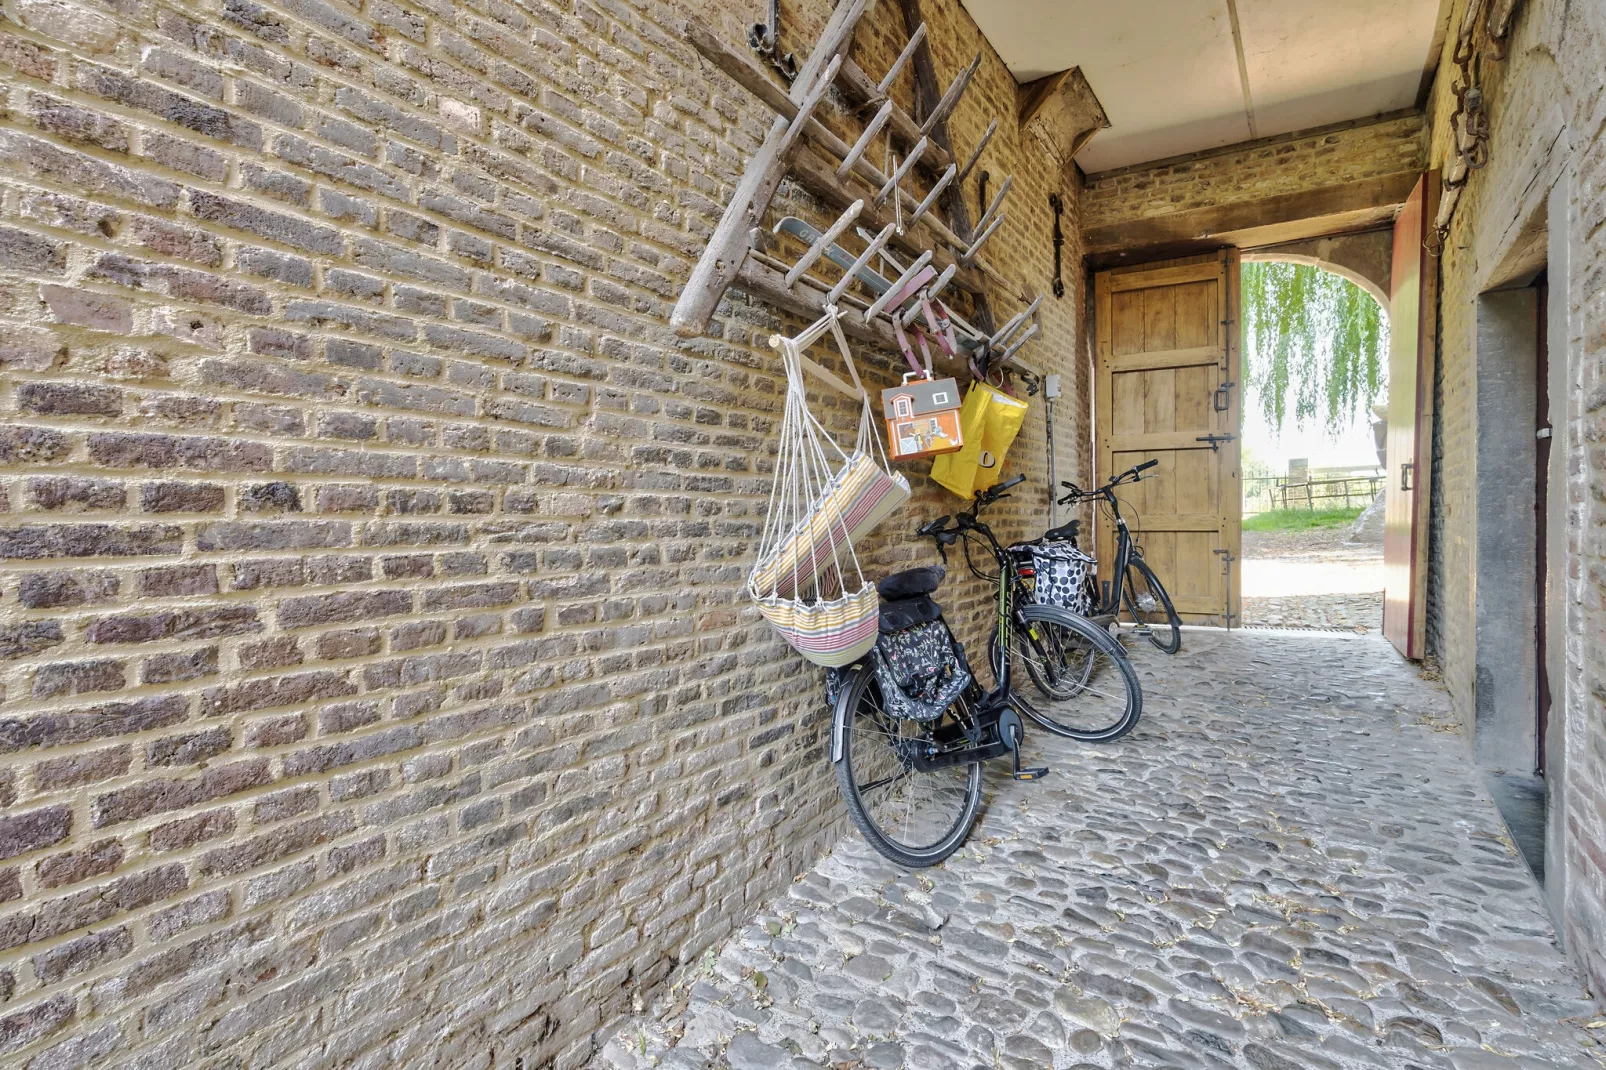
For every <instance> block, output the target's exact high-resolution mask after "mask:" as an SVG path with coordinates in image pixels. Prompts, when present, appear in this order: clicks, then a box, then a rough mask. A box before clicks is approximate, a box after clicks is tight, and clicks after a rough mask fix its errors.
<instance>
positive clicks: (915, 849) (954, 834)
mask: <svg viewBox="0 0 1606 1070" xmlns="http://www.w3.org/2000/svg"><path fill="white" fill-rule="evenodd" d="M878 695H879V685H878V684H877V683H876V680H875V674H874V673H873V672H870V671H869V670H868V669H865V668H864V667H862V666H861V667H859V668H858V669H856V670H854V673H853V675H852V677H851V679H850V680H849V681H848V684H847V687H846V689H845V694H844V696H843V698H842V700H841V702H842V703H843V705H842V706H841V707H840V710H841V712H840V713H839V716H841V717H843V718H845V723H844V724H843V725H842V754H841V757H840V758H838V759H837V761H836V762H835V763H834V764H835V767H836V778H837V787H838V788H839V789H840V790H841V792H842V801H843V802H844V803H846V804H847V808H848V816H849V817H851V818H852V819H853V823H854V825H855V826H857V827H858V829H859V832H860V833H861V834H862V835H863V836H864V839H865V842H866V843H868V844H869V845H870V846H871V847H873V848H875V850H876V851H877V852H878V853H880V854H881V855H882V856H883V857H885V858H886V859H888V860H889V861H892V862H894V863H896V864H898V865H900V866H905V867H907V868H909V869H922V868H925V867H927V866H934V865H936V864H937V863H939V862H941V861H943V860H944V859H946V858H947V857H948V856H949V855H952V854H953V853H954V852H955V851H957V850H958V849H959V848H960V847H961V846H963V845H964V843H965V840H966V839H968V838H969V836H970V831H971V829H972V828H974V827H975V824H976V818H977V817H978V815H979V814H980V813H981V762H979V761H974V762H969V763H966V764H965V765H960V766H952V767H949V769H946V770H939V771H938V772H937V773H924V774H915V775H917V776H924V777H934V776H937V775H938V773H946V774H949V776H950V777H951V776H952V775H953V773H954V772H955V771H957V770H964V771H965V774H964V776H965V781H964V786H963V788H962V797H961V801H960V805H959V806H958V808H957V810H956V814H955V817H954V820H953V821H952V823H951V824H950V825H949V827H948V828H946V829H944V830H942V831H941V834H940V835H939V836H937V837H936V838H935V839H933V840H931V841H930V842H929V843H925V844H909V843H905V842H902V841H900V840H898V839H896V838H895V836H894V835H892V834H891V833H890V832H889V831H888V830H886V829H884V828H882V822H881V821H879V820H877V818H876V815H875V814H874V813H872V809H873V808H872V806H871V805H869V804H868V803H867V800H866V798H865V793H864V790H863V788H864V787H868V786H870V784H865V785H862V786H861V783H860V779H861V774H866V773H868V774H869V775H871V776H876V777H879V776H880V775H881V774H882V773H883V772H884V771H885V770H882V769H877V770H874V771H871V769H870V761H871V760H872V759H871V758H870V756H869V755H864V756H863V757H864V760H863V761H861V763H860V764H859V766H855V763H854V758H855V755H856V753H858V752H857V749H856V744H858V745H862V741H861V740H860V739H858V738H857V737H856V735H855V733H854V731H853V728H854V720H855V719H856V718H857V717H858V716H859V715H860V713H861V711H865V710H866V709H867V707H866V705H865V704H866V702H867V700H868V701H871V702H874V703H875V707H874V708H873V709H871V711H870V716H874V714H875V713H876V712H879V713H880V714H881V716H882V717H887V716H889V715H887V714H886V713H885V711H884V710H880V708H879V707H880V703H879V700H878V697H872V696H878ZM963 702H965V699H964V698H961V699H959V703H963ZM956 705H957V703H956ZM943 716H944V717H950V716H953V713H952V712H951V711H950V712H948V713H945V714H943ZM835 727H836V726H835V725H833V730H834V729H835ZM888 749H889V750H890V749H891V748H890V747H889V748H888ZM882 757H883V763H882V764H883V765H884V764H885V761H884V759H885V755H883V756H882ZM910 772H911V771H910V770H908V769H907V768H906V769H905V773H904V774H903V775H908V774H909V773H910ZM910 786H911V787H912V786H913V784H912V783H911V785H910Z"/></svg>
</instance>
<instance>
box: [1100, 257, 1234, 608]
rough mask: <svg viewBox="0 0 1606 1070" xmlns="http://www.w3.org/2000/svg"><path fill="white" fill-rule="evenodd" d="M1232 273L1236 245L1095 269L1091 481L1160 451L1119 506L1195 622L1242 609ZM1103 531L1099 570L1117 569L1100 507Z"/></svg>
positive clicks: (1103, 573) (1109, 527) (1110, 531)
mask: <svg viewBox="0 0 1606 1070" xmlns="http://www.w3.org/2000/svg"><path fill="white" fill-rule="evenodd" d="M1237 276H1238V252H1237V250H1233V249H1227V250H1222V251H1220V252H1217V253H1213V254H1208V255H1205V256H1195V257H1189V258H1187V259H1184V260H1173V261H1166V262H1164V263H1159V264H1147V265H1143V266H1141V267H1124V268H1115V269H1112V270H1109V271H1101V272H1099V273H1098V274H1097V275H1095V276H1094V300H1095V310H1094V315H1095V324H1096V328H1097V342H1098V352H1097V375H1098V380H1097V396H1096V402H1095V426H1096V429H1097V444H1098V470H1097V472H1096V473H1095V481H1096V482H1102V481H1103V480H1105V479H1108V478H1109V477H1110V476H1111V475H1113V474H1115V473H1118V472H1121V471H1124V470H1126V469H1128V468H1130V467H1132V466H1133V465H1136V464H1139V463H1141V462H1143V461H1147V460H1150V459H1153V460H1157V461H1159V462H1160V464H1159V466H1158V467H1157V468H1155V469H1153V470H1152V472H1151V473H1149V474H1147V475H1146V476H1145V478H1144V479H1143V480H1142V481H1141V482H1139V483H1137V484H1135V485H1133V486H1129V487H1127V488H1126V489H1125V490H1124V491H1123V492H1122V502H1123V507H1122V508H1123V512H1124V513H1125V514H1126V518H1127V522H1128V523H1129V524H1131V526H1132V528H1133V531H1134V532H1135V533H1136V535H1137V537H1138V541H1139V544H1140V545H1141V546H1142V548H1143V555H1144V558H1145V559H1146V560H1147V561H1148V562H1149V564H1150V565H1151V566H1152V567H1153V568H1154V570H1155V573H1156V574H1157V575H1158V576H1159V577H1160V582H1161V583H1163V584H1165V586H1166V590H1167V591H1169V592H1170V594H1171V598H1172V600H1173V601H1174V602H1175V603H1176V607H1177V613H1178V614H1179V615H1180V616H1181V617H1182V620H1183V622H1184V623H1188V624H1215V625H1225V624H1229V623H1230V622H1233V621H1235V620H1237V618H1238V614H1239V563H1238V556H1239V541H1240V539H1239V523H1240V512H1241V507H1242V502H1241V501H1240V499H1241V496H1242V491H1241V478H1240V472H1239V466H1238V457H1239V443H1238V425H1239V417H1240V413H1239V398H1240V396H1241V394H1240V391H1239V389H1238V384H1239V383H1240V382H1241V381H1242V377H1241V376H1240V374H1239V365H1240V354H1239V346H1238V320H1239V315H1238V277H1237ZM1097 540H1098V541H1097V546H1098V558H1099V570H1100V579H1101V580H1109V579H1112V577H1111V575H1110V572H1109V570H1110V568H1111V565H1112V563H1113V559H1114V545H1115V543H1114V531H1113V527H1112V525H1111V524H1110V523H1109V522H1108V521H1107V520H1106V519H1105V518H1102V517H1101V518H1099V521H1098V525H1097Z"/></svg>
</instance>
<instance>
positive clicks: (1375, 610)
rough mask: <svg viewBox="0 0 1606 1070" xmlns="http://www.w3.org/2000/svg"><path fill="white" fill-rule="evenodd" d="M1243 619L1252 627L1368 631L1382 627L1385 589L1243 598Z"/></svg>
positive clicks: (1363, 632)
mask: <svg viewBox="0 0 1606 1070" xmlns="http://www.w3.org/2000/svg"><path fill="white" fill-rule="evenodd" d="M1243 614H1244V623H1245V624H1246V625H1248V626H1249V627H1251V628H1305V629H1312V630H1315V631H1324V632H1356V633H1358V634H1362V635H1364V634H1366V633H1368V632H1379V631H1382V629H1383V592H1382V591H1370V592H1366V593H1362V594H1292V595H1282V596H1277V597H1259V598H1256V597H1251V596H1249V595H1245V596H1244V599H1243Z"/></svg>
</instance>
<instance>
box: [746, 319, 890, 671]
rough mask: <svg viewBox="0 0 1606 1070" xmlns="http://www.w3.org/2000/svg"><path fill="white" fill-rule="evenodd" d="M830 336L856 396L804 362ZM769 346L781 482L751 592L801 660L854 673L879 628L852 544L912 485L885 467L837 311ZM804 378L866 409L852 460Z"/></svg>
mask: <svg viewBox="0 0 1606 1070" xmlns="http://www.w3.org/2000/svg"><path fill="white" fill-rule="evenodd" d="M828 332H829V333H830V334H831V335H832V336H834V338H835V340H836V344H837V348H838V349H839V350H840V351H841V353H842V359H843V361H844V362H845V363H846V364H847V368H848V374H849V376H851V377H852V379H853V387H854V388H855V389H854V390H851V391H850V390H848V389H847V384H845V383H842V382H841V380H839V379H836V377H835V376H834V375H832V374H830V373H829V372H826V371H825V370H824V369H823V368H821V367H820V366H819V365H817V364H815V363H814V362H813V361H812V360H810V359H809V358H808V357H807V356H805V355H804V351H805V350H807V349H808V348H809V346H811V345H813V344H814V343H815V342H816V341H818V340H820V339H821V338H822V337H824V336H825V334H826V333H828ZM770 344H771V345H773V346H775V347H776V348H777V349H778V350H780V353H781V362H782V365H783V366H784V368H785V371H786V402H785V407H784V408H783V410H782V414H781V426H780V448H779V450H778V452H777V454H776V458H775V483H774V486H773V487H772V488H771V490H770V502H769V511H768V513H767V514H766V515H765V518H764V528H763V533H762V534H761V535H760V537H759V548H758V557H757V560H756V562H755V564H754V565H753V571H752V572H751V573H749V574H748V577H747V591H748V595H749V597H750V598H751V599H752V601H753V604H754V605H755V606H756V607H757V608H758V611H759V612H760V613H762V614H763V615H764V618H765V619H766V620H768V621H769V623H770V625H771V627H773V628H774V629H775V630H776V631H777V632H779V633H780V634H781V636H782V638H784V639H785V640H786V641H787V642H788V643H790V644H791V645H792V647H793V648H794V649H796V650H797V652H798V653H800V654H802V655H803V656H804V657H805V658H807V659H808V660H809V661H812V662H814V663H815V664H816V665H825V666H842V665H848V664H851V663H853V662H854V661H857V660H858V659H859V658H861V657H863V656H864V655H865V654H867V653H868V652H869V651H870V648H871V647H873V646H874V645H875V641H876V634H877V630H876V629H877V625H878V623H879V621H880V600H879V598H878V596H877V594H876V588H875V584H873V583H871V582H869V581H868V580H866V579H865V578H864V573H863V571H862V570H861V569H860V567H859V557H858V554H857V552H855V550H854V548H853V543H854V541H855V540H856V539H859V538H862V537H864V536H865V535H867V534H869V532H870V530H871V529H872V528H874V527H875V526H876V525H877V524H879V523H880V522H881V521H882V520H884V519H886V517H887V516H888V515H889V514H891V513H892V512H893V511H894V510H895V509H897V508H898V507H899V506H900V505H902V504H903V503H904V502H905V501H907V500H908V499H909V481H908V480H907V479H905V478H904V477H903V476H902V475H901V474H899V473H896V472H893V471H892V469H891V466H890V465H889V464H888V463H887V455H886V451H885V449H884V448H883V447H882V445H881V438H880V436H879V435H878V434H877V433H876V429H875V423H874V418H873V416H872V414H871V412H870V395H869V392H868V391H866V390H865V389H864V384H863V383H862V382H860V380H859V371H858V369H857V368H856V367H855V366H854V363H853V353H852V351H851V350H850V349H849V348H848V340H847V338H846V336H844V335H843V333H842V325H841V324H840V323H839V322H838V311H837V308H836V307H835V306H834V305H829V306H827V307H826V310H825V315H823V316H821V317H820V318H819V319H818V320H816V321H815V322H814V323H812V324H810V325H809V326H808V327H807V328H805V329H804V330H803V331H802V332H801V333H800V334H798V335H797V336H796V337H793V338H785V337H782V336H779V335H776V336H773V337H771V339H770ZM805 369H807V370H809V371H811V372H813V373H814V374H816V375H818V376H820V378H822V379H823V380H825V381H826V382H830V383H832V385H833V386H835V387H836V388H837V389H838V390H841V391H842V392H843V393H849V394H853V395H855V396H857V398H858V399H859V400H860V403H861V404H860V410H859V433H858V439H857V441H856V442H855V444H854V448H853V453H852V454H851V455H849V454H848V453H847V452H845V451H844V450H843V449H842V447H841V446H839V445H837V442H836V439H835V438H833V437H832V435H831V433H830V432H829V431H827V430H826V429H825V427H824V426H822V425H821V424H820V421H819V420H818V419H816V418H815V416H814V414H813V412H811V411H810V410H809V405H808V398H807V396H806V393H805V390H804V382H803V372H804V370H805ZM872 443H873V445H872ZM833 454H834V456H833Z"/></svg>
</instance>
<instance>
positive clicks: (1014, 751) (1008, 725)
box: [998, 706, 1048, 780]
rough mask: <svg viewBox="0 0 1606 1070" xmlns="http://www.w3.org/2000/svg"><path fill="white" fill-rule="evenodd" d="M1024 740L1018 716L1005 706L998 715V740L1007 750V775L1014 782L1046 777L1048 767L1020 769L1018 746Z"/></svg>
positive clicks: (1023, 728) (1024, 731)
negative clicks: (1008, 767) (1014, 780)
mask: <svg viewBox="0 0 1606 1070" xmlns="http://www.w3.org/2000/svg"><path fill="white" fill-rule="evenodd" d="M1025 738H1026V726H1025V725H1023V724H1021V719H1020V714H1018V713H1016V712H1015V711H1014V710H1012V709H1010V708H1008V707H1007V706H1006V707H1005V708H1004V710H1003V712H1001V713H1000V714H999V715H998V739H999V741H1000V742H1001V743H1003V744H1004V746H1006V747H1008V748H1009V766H1010V770H1009V775H1010V776H1012V777H1014V778H1015V779H1016V780H1042V779H1043V778H1044V777H1046V776H1048V766H1046V765H1042V766H1035V767H1030V768H1026V769H1022V768H1021V764H1020V745H1021V742H1022V741H1023V740H1024V739H1025Z"/></svg>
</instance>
